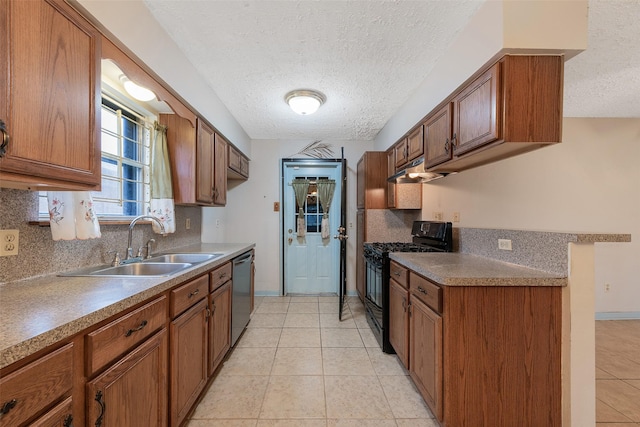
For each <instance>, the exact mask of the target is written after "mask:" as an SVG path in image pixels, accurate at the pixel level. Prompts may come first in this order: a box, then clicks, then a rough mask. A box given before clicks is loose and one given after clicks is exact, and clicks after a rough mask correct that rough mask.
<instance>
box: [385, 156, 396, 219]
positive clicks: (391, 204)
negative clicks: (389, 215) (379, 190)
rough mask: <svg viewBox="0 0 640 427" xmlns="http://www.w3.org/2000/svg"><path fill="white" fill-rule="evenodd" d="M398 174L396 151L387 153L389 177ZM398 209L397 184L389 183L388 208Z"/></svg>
mask: <svg viewBox="0 0 640 427" xmlns="http://www.w3.org/2000/svg"><path fill="white" fill-rule="evenodd" d="M394 173H396V158H395V151H394V150H389V151H387V176H391V175H393V174H394ZM395 207H396V184H395V183H393V182H387V208H395Z"/></svg>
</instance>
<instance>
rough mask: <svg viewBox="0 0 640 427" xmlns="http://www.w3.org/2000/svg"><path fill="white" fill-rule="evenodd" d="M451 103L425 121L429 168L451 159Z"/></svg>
mask: <svg viewBox="0 0 640 427" xmlns="http://www.w3.org/2000/svg"><path fill="white" fill-rule="evenodd" d="M451 111H452V106H451V103H448V104H447V105H445V106H444V107H443V108H442V109H440V111H438V112H437V113H435V114H434V115H433V116H431V118H429V119H428V120H427V121H426V122H425V123H424V149H425V159H424V161H425V165H426V167H427V168H430V167H432V166H436V165H439V164H440V163H444V162H446V161H447V160H451V158H452V154H453V147H452V144H451Z"/></svg>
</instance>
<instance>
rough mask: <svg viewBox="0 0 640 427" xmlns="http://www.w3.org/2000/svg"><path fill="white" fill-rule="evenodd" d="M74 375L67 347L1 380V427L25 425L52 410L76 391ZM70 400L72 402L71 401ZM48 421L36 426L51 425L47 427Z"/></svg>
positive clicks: (70, 346) (70, 347) (69, 350)
mask: <svg viewBox="0 0 640 427" xmlns="http://www.w3.org/2000/svg"><path fill="white" fill-rule="evenodd" d="M72 373H73V345H72V344H67V345H65V346H64V347H62V348H60V349H57V350H55V351H52V352H51V353H49V354H47V355H45V356H42V357H40V358H38V359H36V360H35V361H33V362H31V363H29V364H28V365H26V366H24V367H23V368H21V369H19V370H17V371H15V372H13V373H11V374H8V375H2V376H0V406H1V407H2V409H3V414H2V415H1V416H0V426H2V427H14V426H20V425H24V424H25V422H26V421H28V420H29V419H32V418H35V416H36V415H38V414H39V413H41V412H42V411H43V410H45V409H47V408H50V407H52V406H53V405H54V403H55V402H56V401H58V400H60V399H61V398H62V397H63V396H64V395H65V394H66V395H68V394H70V392H71V389H72V387H73V376H72ZM68 400H69V402H71V399H70V398H69V399H68ZM56 408H57V407H56ZM56 408H53V409H51V411H55V410H56ZM67 409H70V407H69V408H67ZM68 413H71V411H70V410H69V411H68ZM48 415H51V416H53V414H50V413H47V414H45V415H44V416H43V417H47V416H48ZM47 419H48V418H44V419H42V423H41V424H36V425H42V426H47V425H51V424H47V423H45V421H46V420H47ZM53 425H57V424H53Z"/></svg>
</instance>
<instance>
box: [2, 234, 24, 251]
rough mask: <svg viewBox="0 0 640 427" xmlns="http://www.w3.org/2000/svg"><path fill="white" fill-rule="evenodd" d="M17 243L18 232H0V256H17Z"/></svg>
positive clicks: (18, 238) (18, 241)
mask: <svg viewBox="0 0 640 427" xmlns="http://www.w3.org/2000/svg"><path fill="white" fill-rule="evenodd" d="M19 243H20V232H19V231H18V230H0V256H12V255H18V246H19Z"/></svg>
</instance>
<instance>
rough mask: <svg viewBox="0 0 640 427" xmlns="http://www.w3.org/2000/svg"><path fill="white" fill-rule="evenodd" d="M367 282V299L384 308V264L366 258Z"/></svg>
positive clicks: (379, 307)
mask: <svg viewBox="0 0 640 427" xmlns="http://www.w3.org/2000/svg"><path fill="white" fill-rule="evenodd" d="M365 283H366V295H367V299H368V300H369V302H371V303H372V304H373V305H374V306H376V307H377V308H378V309H380V310H382V264H380V263H378V262H376V261H375V260H372V259H365Z"/></svg>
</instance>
